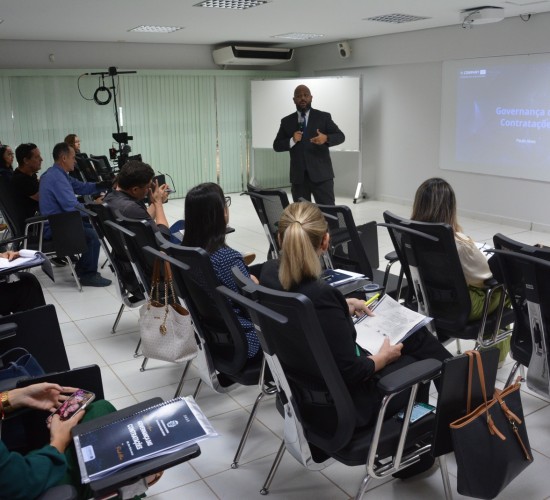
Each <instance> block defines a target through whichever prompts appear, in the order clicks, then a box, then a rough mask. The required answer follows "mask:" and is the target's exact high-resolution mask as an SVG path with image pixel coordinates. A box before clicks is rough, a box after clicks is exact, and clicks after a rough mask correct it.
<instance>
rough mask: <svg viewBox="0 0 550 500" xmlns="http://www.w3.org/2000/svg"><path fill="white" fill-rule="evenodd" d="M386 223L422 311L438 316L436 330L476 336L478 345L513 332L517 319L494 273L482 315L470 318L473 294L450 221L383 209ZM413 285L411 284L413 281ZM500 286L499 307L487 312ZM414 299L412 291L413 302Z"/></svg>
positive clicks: (449, 334)
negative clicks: (400, 214) (411, 217)
mask: <svg viewBox="0 0 550 500" xmlns="http://www.w3.org/2000/svg"><path fill="white" fill-rule="evenodd" d="M384 220H385V221H386V223H384V224H380V225H381V226H385V227H386V228H387V229H388V231H389V233H390V236H391V239H392V242H393V244H394V246H395V251H396V252H397V255H398V257H399V260H400V262H401V267H402V268H403V270H404V272H405V275H406V276H407V281H408V282H409V287H410V288H413V289H414V294H415V297H414V302H415V303H416V306H417V308H418V312H420V313H422V314H424V315H426V316H430V317H432V318H434V321H433V323H432V324H433V325H434V326H435V331H436V332H437V336H438V337H439V339H440V340H441V341H443V342H445V341H449V340H450V339H472V340H476V342H477V344H478V345H479V346H483V347H489V346H492V345H494V344H496V343H498V342H500V341H501V340H503V339H504V338H506V337H508V336H509V335H510V334H511V330H510V329H509V328H508V326H509V325H511V324H512V323H513V322H514V320H515V314H514V311H513V310H512V309H509V308H505V307H504V300H505V290H504V287H503V285H501V284H499V283H498V282H497V281H496V280H495V279H491V280H489V281H488V282H487V283H486V290H487V293H486V299H485V304H484V311H483V315H482V318H481V319H480V320H473V321H469V320H468V317H469V315H470V311H471V301H470V294H469V291H468V285H467V284H466V280H465V278H464V272H463V270H462V265H461V263H460V259H459V257H458V250H457V247H456V242H455V237H454V232H453V229H452V227H451V226H449V225H448V224H439V223H437V224H436V223H428V222H417V221H411V220H408V219H404V218H401V217H398V216H396V215H394V214H392V213H390V212H388V211H386V212H384ZM411 285H412V286H411ZM497 290H500V291H501V294H500V303H499V306H498V307H497V309H496V310H495V311H494V312H493V313H492V314H488V308H489V304H490V302H491V297H492V294H493V293H495V292H496V291H497ZM410 302H413V300H412V299H411V298H410V297H409V303H410Z"/></svg>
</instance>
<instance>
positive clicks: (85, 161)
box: [75, 155, 106, 182]
mask: <svg viewBox="0 0 550 500" xmlns="http://www.w3.org/2000/svg"><path fill="white" fill-rule="evenodd" d="M76 166H77V167H78V170H79V171H80V174H81V175H82V176H83V177H84V179H81V180H83V181H84V182H100V181H102V180H104V179H103V178H102V177H101V175H100V174H99V173H98V170H97V167H96V164H95V162H94V160H93V159H91V158H86V157H84V156H81V155H77V156H76ZM75 170H76V169H75ZM105 180H106V179H105Z"/></svg>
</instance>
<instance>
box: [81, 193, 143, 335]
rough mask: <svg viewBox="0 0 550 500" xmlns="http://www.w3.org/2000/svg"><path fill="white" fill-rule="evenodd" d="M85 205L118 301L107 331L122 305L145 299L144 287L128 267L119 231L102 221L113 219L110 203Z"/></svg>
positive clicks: (132, 305)
mask: <svg viewBox="0 0 550 500" xmlns="http://www.w3.org/2000/svg"><path fill="white" fill-rule="evenodd" d="M86 208H87V209H88V210H89V211H90V212H92V215H91V216H90V223H91V224H92V226H93V227H94V229H95V231H96V233H97V236H98V238H99V241H100V242H101V246H102V248H103V251H104V252H105V255H106V256H107V259H108V261H109V266H110V268H111V270H112V271H113V273H114V275H115V279H116V281H115V282H116V284H117V290H118V293H119V296H120V299H121V301H122V304H121V306H120V309H119V311H118V314H117V317H116V319H115V322H114V324H113V327H112V329H111V333H115V332H116V329H117V326H118V323H119V321H120V318H121V317H122V313H123V311H124V308H125V307H128V308H130V309H135V308H137V307H140V306H141V305H142V304H144V303H145V301H146V297H147V294H148V290H147V289H146V288H145V283H143V282H142V281H141V280H140V276H139V275H137V274H136V272H135V271H134V268H133V267H132V263H131V262H130V259H129V258H128V254H127V253H126V249H125V247H124V241H123V239H122V235H121V233H120V232H119V231H116V230H115V229H113V228H112V227H111V226H109V225H107V224H106V223H107V221H111V222H115V223H116V222H117V218H116V216H115V214H114V213H113V211H112V210H111V209H110V207H109V206H108V205H107V204H106V203H103V204H99V203H89V204H88V205H86Z"/></svg>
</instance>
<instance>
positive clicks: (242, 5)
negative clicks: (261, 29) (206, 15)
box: [193, 0, 270, 10]
mask: <svg viewBox="0 0 550 500" xmlns="http://www.w3.org/2000/svg"><path fill="white" fill-rule="evenodd" d="M269 2H270V0H204V1H203V2H200V3H196V4H195V5H193V7H207V8H213V9H236V10H244V9H251V8H252V7H259V6H260V5H264V4H266V3H269Z"/></svg>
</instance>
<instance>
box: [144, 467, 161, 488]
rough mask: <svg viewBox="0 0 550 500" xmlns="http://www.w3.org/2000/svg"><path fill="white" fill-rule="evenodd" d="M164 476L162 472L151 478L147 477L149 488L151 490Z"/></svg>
mask: <svg viewBox="0 0 550 500" xmlns="http://www.w3.org/2000/svg"><path fill="white" fill-rule="evenodd" d="M163 474H164V471H163V470H161V471H160V472H157V473H156V474H153V475H151V476H147V479H146V481H147V487H148V488H150V487H151V486H153V485H154V484H157V483H158V482H159V480H160V478H161V477H162V475H163Z"/></svg>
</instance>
